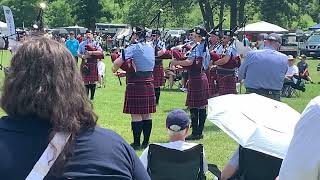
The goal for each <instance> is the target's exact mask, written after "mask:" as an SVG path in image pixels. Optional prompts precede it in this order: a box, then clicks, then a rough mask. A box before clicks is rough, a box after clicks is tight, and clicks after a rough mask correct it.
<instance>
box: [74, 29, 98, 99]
mask: <svg viewBox="0 0 320 180" xmlns="http://www.w3.org/2000/svg"><path fill="white" fill-rule="evenodd" d="M86 37H87V39H86V40H85V41H83V42H81V43H80V45H79V49H78V57H80V58H81V59H82V62H81V68H80V69H81V74H82V78H83V82H84V84H85V87H86V90H87V94H88V95H89V92H90V99H91V100H93V99H94V95H95V91H96V82H97V81H98V80H99V77H98V67H97V62H98V61H97V59H103V50H102V48H101V46H100V45H99V43H98V42H96V41H94V39H93V35H92V31H90V30H87V31H86Z"/></svg>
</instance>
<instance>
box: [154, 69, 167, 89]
mask: <svg viewBox="0 0 320 180" xmlns="http://www.w3.org/2000/svg"><path fill="white" fill-rule="evenodd" d="M163 82H164V70H163V65H162V64H159V65H155V66H154V69H153V84H154V87H155V88H158V87H161V86H163Z"/></svg>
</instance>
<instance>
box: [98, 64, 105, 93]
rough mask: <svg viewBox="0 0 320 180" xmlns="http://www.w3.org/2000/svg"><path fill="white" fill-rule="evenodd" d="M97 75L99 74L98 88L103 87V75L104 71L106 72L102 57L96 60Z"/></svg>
mask: <svg viewBox="0 0 320 180" xmlns="http://www.w3.org/2000/svg"><path fill="white" fill-rule="evenodd" d="M97 66H98V76H99V80H98V82H99V86H98V88H100V87H102V86H104V87H105V84H104V77H105V72H106V65H105V64H104V62H103V61H102V59H99V60H98V64H97Z"/></svg>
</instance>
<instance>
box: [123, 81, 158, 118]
mask: <svg viewBox="0 0 320 180" xmlns="http://www.w3.org/2000/svg"><path fill="white" fill-rule="evenodd" d="M152 81H153V78H152V76H150V77H132V76H127V86H126V92H125V100H124V107H123V113H126V114H150V113H154V112H156V98H155V94H154V86H153V83H152Z"/></svg>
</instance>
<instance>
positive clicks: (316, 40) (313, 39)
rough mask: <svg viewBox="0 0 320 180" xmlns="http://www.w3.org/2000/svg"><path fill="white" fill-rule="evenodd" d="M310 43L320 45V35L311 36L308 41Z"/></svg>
mask: <svg viewBox="0 0 320 180" xmlns="http://www.w3.org/2000/svg"><path fill="white" fill-rule="evenodd" d="M308 42H309V43H310V42H311V43H320V35H313V36H310V37H309V39H308Z"/></svg>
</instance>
